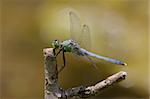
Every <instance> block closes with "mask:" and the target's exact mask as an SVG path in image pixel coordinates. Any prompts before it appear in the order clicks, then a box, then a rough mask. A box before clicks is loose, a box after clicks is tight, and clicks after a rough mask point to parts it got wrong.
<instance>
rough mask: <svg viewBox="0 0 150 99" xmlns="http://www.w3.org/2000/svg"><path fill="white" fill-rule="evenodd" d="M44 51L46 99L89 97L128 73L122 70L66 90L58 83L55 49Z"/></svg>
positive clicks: (123, 77) (118, 80) (122, 78)
mask: <svg viewBox="0 0 150 99" xmlns="http://www.w3.org/2000/svg"><path fill="white" fill-rule="evenodd" d="M43 52H44V69H45V86H44V88H45V89H44V93H45V99H60V98H61V99H66V98H71V97H74V96H77V97H80V98H87V97H90V96H93V95H95V94H97V93H99V92H101V91H102V90H104V89H106V88H107V87H109V86H112V85H113V84H114V83H117V82H120V81H122V80H124V79H125V77H126V75H127V73H126V72H124V71H120V72H118V73H116V74H113V75H111V76H109V77H108V78H106V79H105V80H103V81H100V82H98V83H97V84H95V85H93V86H88V87H85V86H78V87H75V88H69V89H66V90H64V89H62V88H61V87H60V86H59V83H58V69H57V61H56V57H55V56H54V54H53V49H52V48H46V49H44V50H43Z"/></svg>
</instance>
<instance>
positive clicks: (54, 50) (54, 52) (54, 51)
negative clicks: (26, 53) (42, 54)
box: [53, 48, 56, 56]
mask: <svg viewBox="0 0 150 99" xmlns="http://www.w3.org/2000/svg"><path fill="white" fill-rule="evenodd" d="M53 54H54V56H55V55H56V48H54V49H53Z"/></svg>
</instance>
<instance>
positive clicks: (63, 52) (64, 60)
mask: <svg viewBox="0 0 150 99" xmlns="http://www.w3.org/2000/svg"><path fill="white" fill-rule="evenodd" d="M62 54H63V65H62V66H61V68H60V69H59V71H58V73H59V72H61V71H62V70H63V69H64V67H65V65H66V59H65V51H64V50H63V51H62Z"/></svg>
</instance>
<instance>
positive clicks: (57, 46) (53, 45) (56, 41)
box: [52, 39, 60, 48]
mask: <svg viewBox="0 0 150 99" xmlns="http://www.w3.org/2000/svg"><path fill="white" fill-rule="evenodd" d="M52 47H53V48H59V47H60V42H59V40H57V39H56V40H54V41H53V42H52Z"/></svg>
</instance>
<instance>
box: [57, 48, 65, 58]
mask: <svg viewBox="0 0 150 99" xmlns="http://www.w3.org/2000/svg"><path fill="white" fill-rule="evenodd" d="M63 49H64V48H63V47H62V48H61V49H60V50H59V51H58V53H57V54H56V55H55V56H56V57H57V56H58V54H59V53H60V52H61V51H62V50H63Z"/></svg>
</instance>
